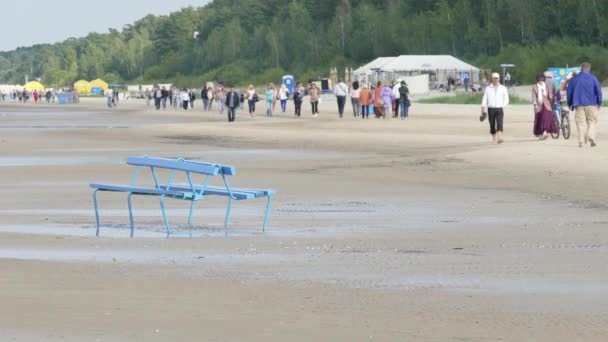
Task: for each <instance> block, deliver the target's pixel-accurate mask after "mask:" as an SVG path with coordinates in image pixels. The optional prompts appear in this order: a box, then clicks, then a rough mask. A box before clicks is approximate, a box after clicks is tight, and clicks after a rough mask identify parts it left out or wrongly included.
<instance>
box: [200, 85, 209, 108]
mask: <svg viewBox="0 0 608 342" xmlns="http://www.w3.org/2000/svg"><path fill="white" fill-rule="evenodd" d="M201 101H202V102H203V112H206V111H207V108H208V107H209V97H207V88H205V87H202V89H201Z"/></svg>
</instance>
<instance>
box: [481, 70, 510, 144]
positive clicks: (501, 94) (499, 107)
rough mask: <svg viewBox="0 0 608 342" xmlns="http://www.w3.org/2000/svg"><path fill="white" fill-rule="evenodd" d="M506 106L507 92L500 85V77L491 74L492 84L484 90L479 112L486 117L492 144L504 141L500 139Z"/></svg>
mask: <svg viewBox="0 0 608 342" xmlns="http://www.w3.org/2000/svg"><path fill="white" fill-rule="evenodd" d="M508 105H509V92H508V91H507V88H506V87H505V86H503V85H502V84H500V75H499V74H498V73H493V74H492V84H490V85H489V86H488V87H487V88H486V90H485V91H484V94H483V100H482V101H481V112H482V113H483V114H486V113H487V115H488V121H489V122H490V134H492V140H493V141H494V144H502V143H503V141H504V140H503V137H502V132H503V120H504V116H505V114H504V111H503V109H504V108H505V107H506V106H508ZM483 114H482V115H483Z"/></svg>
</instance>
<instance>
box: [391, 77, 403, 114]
mask: <svg viewBox="0 0 608 342" xmlns="http://www.w3.org/2000/svg"><path fill="white" fill-rule="evenodd" d="M399 88H401V80H397V82H395V84H394V85H393V97H394V98H395V113H394V114H393V118H396V117H398V116H399V98H400V97H401V94H399ZM401 110H403V108H401Z"/></svg>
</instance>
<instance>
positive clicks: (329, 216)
mask: <svg viewBox="0 0 608 342" xmlns="http://www.w3.org/2000/svg"><path fill="white" fill-rule="evenodd" d="M197 105H200V102H199V103H197ZM531 111H532V110H531V108H530V107H529V106H512V107H510V108H509V109H508V110H507V112H506V129H507V134H506V138H507V142H506V143H505V144H504V145H501V146H494V145H492V144H490V143H489V134H488V132H487V131H488V129H487V123H484V124H481V123H479V121H478V120H477V117H478V112H479V108H478V107H477V106H457V105H456V106H454V105H452V106H446V105H419V104H414V107H413V108H412V113H411V117H410V119H408V120H407V121H406V122H402V121H401V120H390V121H382V120H375V119H369V120H360V119H357V120H355V119H354V118H353V117H352V114H351V113H350V112H348V110H347V114H346V115H345V118H344V119H341V120H340V119H338V118H337V113H336V112H335V106H334V104H333V103H332V102H329V101H325V102H324V103H323V104H322V107H321V116H320V117H318V118H312V117H311V116H310V112H309V108H307V106H306V107H305V110H304V113H303V117H302V118H301V119H295V118H293V116H292V114H291V112H290V113H286V114H281V113H279V114H277V115H276V116H275V117H274V118H272V119H268V118H266V117H265V116H264V115H263V114H262V115H260V114H258V116H257V117H255V118H251V117H249V116H248V115H247V114H244V113H242V112H238V113H237V122H236V123H234V124H228V123H227V122H225V121H226V117H225V116H220V115H218V114H216V112H215V111H214V112H213V113H202V112H201V111H200V108H198V109H197V110H196V111H195V112H186V113H184V112H173V111H167V112H162V111H161V112H156V111H154V110H152V109H150V108H146V106H145V105H144V104H142V103H141V102H135V101H133V102H129V103H122V104H121V106H120V107H119V108H118V109H117V110H107V109H105V108H104V107H103V102H102V100H89V99H85V100H83V103H82V104H80V105H78V106H67V107H60V106H53V105H51V106H47V105H13V104H8V105H7V104H3V105H0V174H1V175H2V177H1V178H0V187H1V188H2V194H3V196H1V197H0V218H1V220H0V237H1V238H0V265H1V268H2V270H3V272H2V275H1V277H2V279H1V281H0V301H1V302H2V304H3V305H2V308H1V309H0V313H1V314H0V340H9V341H32V340H47V341H166V340H169V339H173V340H177V341H243V340H247V341H311V340H314V341H370V340H374V341H605V340H607V339H608V296H607V295H608V286H606V284H607V283H608V268H607V266H606V257H608V234H607V233H606V229H607V228H608V210H606V208H607V207H606V203H607V200H608V192H606V191H605V189H607V188H608V179H607V178H606V177H605V171H606V170H608V148H606V147H605V146H608V145H605V143H604V142H603V140H602V137H603V134H602V132H603V131H604V127H606V125H605V123H604V122H602V114H601V113H600V127H599V129H600V135H599V142H598V143H599V147H597V148H595V149H591V148H589V147H587V148H584V149H579V148H578V147H577V144H576V137H575V135H576V132H574V131H573V135H572V137H571V138H570V140H564V139H559V140H551V139H550V140H547V141H544V142H540V141H537V140H535V139H534V137H532V133H531V131H532V122H533V114H532V113H531ZM263 112H264V108H258V113H263ZM145 154H148V155H158V156H166V157H185V158H189V159H195V160H206V161H213V162H222V163H225V164H233V165H235V166H236V168H237V171H238V175H237V176H236V177H235V178H234V180H233V181H232V183H233V184H234V185H235V186H242V187H267V188H274V189H277V190H278V195H277V196H276V198H275V200H274V205H273V211H272V216H271V221H270V225H269V231H268V232H267V234H261V232H260V226H261V222H262V218H263V209H264V206H265V202H264V201H263V200H259V201H245V202H237V203H236V204H235V208H234V212H233V220H232V227H231V228H230V229H229V230H227V231H226V230H224V229H223V227H222V223H223V215H224V209H225V205H226V203H225V200H223V199H221V198H209V199H208V200H207V199H206V200H205V201H204V202H203V203H200V204H199V205H198V209H197V214H196V216H195V226H194V227H190V226H188V225H187V222H186V221H187V219H186V217H187V209H188V208H187V207H188V205H187V203H184V202H179V201H178V202H169V215H170V217H171V219H172V223H173V224H174V225H175V226H176V227H177V228H179V229H180V230H183V231H187V230H190V229H192V230H194V231H195V232H197V233H200V234H202V235H201V236H196V237H194V238H192V239H190V238H183V237H174V238H171V239H169V240H167V239H164V238H163V229H164V228H163V225H162V219H161V215H160V210H159V208H158V202H157V200H155V199H153V198H141V197H140V198H135V200H134V206H135V220H136V226H137V230H136V239H133V240H131V239H128V234H129V232H128V228H127V227H128V215H127V211H126V199H125V196H124V195H121V194H102V195H101V196H100V206H101V208H102V212H101V213H102V224H103V225H104V226H103V228H102V237H101V238H99V239H98V238H94V233H95V218H94V213H93V210H92V197H91V190H90V188H89V187H88V184H89V183H91V182H104V183H105V182H110V183H127V182H128V181H129V180H130V176H131V172H132V169H131V168H130V167H128V166H127V165H125V164H124V162H125V160H126V157H127V156H130V155H145ZM144 180H148V181H149V180H150V179H149V178H144Z"/></svg>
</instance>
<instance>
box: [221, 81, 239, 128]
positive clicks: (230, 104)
mask: <svg viewBox="0 0 608 342" xmlns="http://www.w3.org/2000/svg"><path fill="white" fill-rule="evenodd" d="M224 104H225V105H226V108H228V122H234V120H235V119H236V108H237V107H238V106H239V104H240V98H239V94H238V93H237V92H236V91H234V89H232V88H230V89H228V93H226V102H225V103H224Z"/></svg>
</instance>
